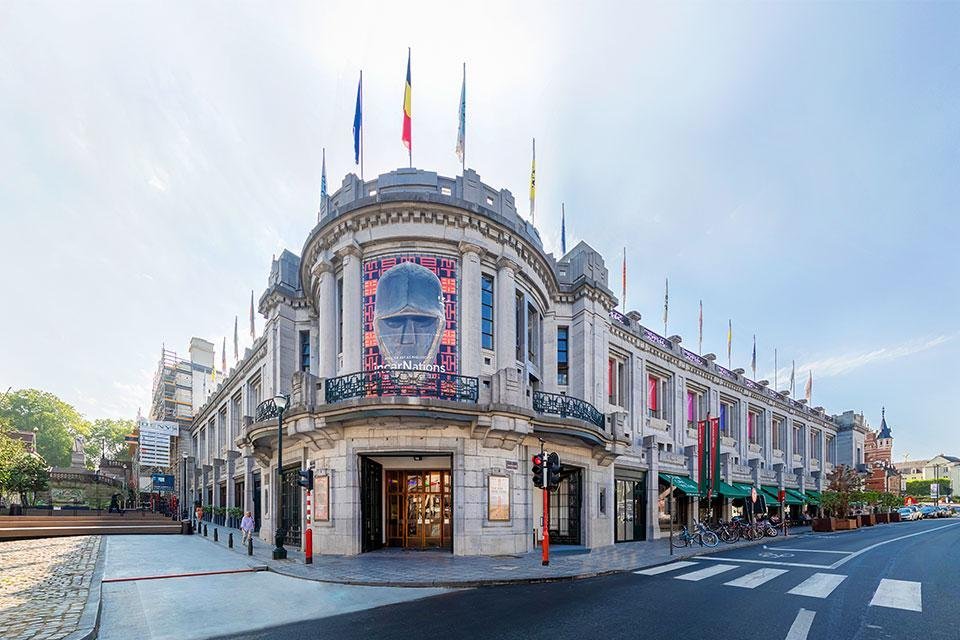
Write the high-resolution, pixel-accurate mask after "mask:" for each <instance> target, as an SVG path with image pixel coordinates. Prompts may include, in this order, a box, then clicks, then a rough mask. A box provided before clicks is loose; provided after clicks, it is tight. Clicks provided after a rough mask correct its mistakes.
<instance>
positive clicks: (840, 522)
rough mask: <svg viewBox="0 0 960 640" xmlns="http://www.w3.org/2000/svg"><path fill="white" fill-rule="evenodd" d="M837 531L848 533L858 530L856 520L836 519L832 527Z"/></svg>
mask: <svg viewBox="0 0 960 640" xmlns="http://www.w3.org/2000/svg"><path fill="white" fill-rule="evenodd" d="M834 526H835V527H836V530H837V531H850V530H851V529H857V528H859V523H858V520H857V518H837V519H836V524H835V525H834Z"/></svg>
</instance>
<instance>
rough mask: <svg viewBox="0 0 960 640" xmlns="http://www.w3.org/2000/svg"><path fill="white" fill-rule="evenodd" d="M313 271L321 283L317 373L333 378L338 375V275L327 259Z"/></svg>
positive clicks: (318, 299) (318, 307)
mask: <svg viewBox="0 0 960 640" xmlns="http://www.w3.org/2000/svg"><path fill="white" fill-rule="evenodd" d="M313 273H314V276H315V277H316V278H317V279H318V280H319V283H320V284H319V287H318V293H317V300H316V307H317V310H318V312H319V315H320V318H319V322H318V325H319V330H320V337H319V339H318V341H317V343H318V346H319V348H318V352H319V359H318V369H317V375H318V376H319V377H321V378H333V377H335V376H336V375H337V277H336V274H334V272H333V265H331V264H330V263H329V262H326V261H320V262H317V263H316V264H315V265H313Z"/></svg>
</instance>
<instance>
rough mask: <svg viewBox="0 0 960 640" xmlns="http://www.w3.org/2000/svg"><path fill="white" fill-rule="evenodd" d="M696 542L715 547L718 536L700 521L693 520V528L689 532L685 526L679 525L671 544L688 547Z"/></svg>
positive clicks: (717, 542) (718, 542) (718, 541)
mask: <svg viewBox="0 0 960 640" xmlns="http://www.w3.org/2000/svg"><path fill="white" fill-rule="evenodd" d="M693 543H697V544H699V545H700V546H702V547H715V546H717V545H718V544H720V538H718V537H717V534H715V533H714V532H713V531H710V529H708V528H707V527H706V525H704V524H703V523H702V522H698V521H696V520H694V529H693V532H692V533H691V532H690V531H689V530H688V529H687V527H686V526H683V527H681V529H680V531H678V532H677V533H675V534H674V536H673V546H675V547H688V546H690V545H691V544H693Z"/></svg>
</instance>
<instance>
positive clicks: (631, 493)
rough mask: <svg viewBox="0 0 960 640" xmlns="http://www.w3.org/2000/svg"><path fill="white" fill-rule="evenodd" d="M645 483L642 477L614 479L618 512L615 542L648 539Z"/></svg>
mask: <svg viewBox="0 0 960 640" xmlns="http://www.w3.org/2000/svg"><path fill="white" fill-rule="evenodd" d="M644 487H645V483H644V481H643V480H642V479H635V478H616V479H615V481H614V489H615V494H616V497H615V502H616V513H617V524H616V531H615V532H614V534H615V535H614V541H615V542H629V541H632V540H645V539H646V506H645V505H646V503H645V501H644Z"/></svg>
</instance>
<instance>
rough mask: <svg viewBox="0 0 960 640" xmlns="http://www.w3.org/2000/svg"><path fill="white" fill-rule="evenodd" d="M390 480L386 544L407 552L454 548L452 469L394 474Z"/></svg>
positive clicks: (397, 472) (395, 472)
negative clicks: (410, 550)
mask: <svg viewBox="0 0 960 640" xmlns="http://www.w3.org/2000/svg"><path fill="white" fill-rule="evenodd" d="M386 477H387V544H388V545H389V546H391V547H403V548H405V549H450V550H452V549H453V500H452V491H451V482H450V471H449V470H438V471H419V470H418V471H395V470H388V471H387V472H386Z"/></svg>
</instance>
